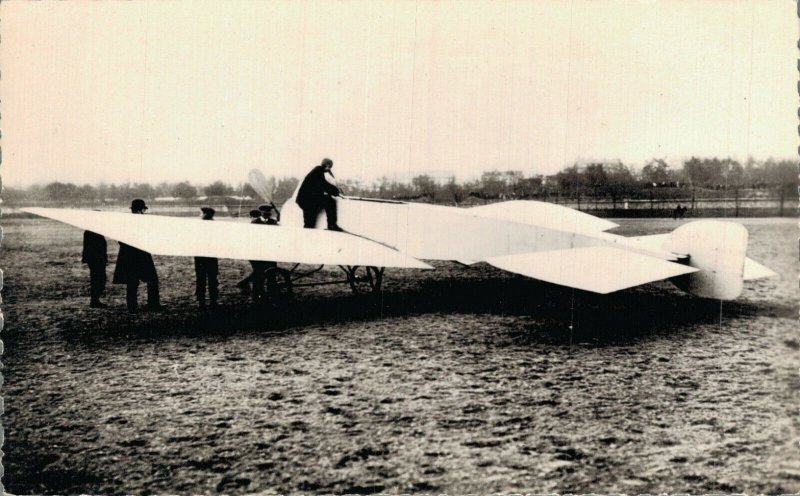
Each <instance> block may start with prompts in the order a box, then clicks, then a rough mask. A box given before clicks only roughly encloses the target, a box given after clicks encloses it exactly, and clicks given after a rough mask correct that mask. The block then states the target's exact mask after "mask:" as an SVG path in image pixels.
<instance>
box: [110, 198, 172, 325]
mask: <svg viewBox="0 0 800 496" xmlns="http://www.w3.org/2000/svg"><path fill="white" fill-rule="evenodd" d="M146 210H147V205H145V203H144V200H141V199H139V198H137V199H135V200H133V201H132V202H131V213H133V214H141V215H143V214H144V213H145V211H146ZM139 281H142V282H146V283H147V309H148V310H153V311H159V310H163V307H162V306H161V302H160V297H159V294H158V274H157V273H156V266H155V264H154V263H153V256H152V255H150V254H149V253H147V252H146V251H143V250H140V249H138V248H135V247H133V246H130V245H126V244H125V243H120V244H119V255H117V266H116V268H115V269H114V279H113V282H114V284H125V285H126V286H127V291H126V300H127V303H128V312H130V313H136V312H137V311H138V310H139V304H138V301H137V294H138V292H139Z"/></svg>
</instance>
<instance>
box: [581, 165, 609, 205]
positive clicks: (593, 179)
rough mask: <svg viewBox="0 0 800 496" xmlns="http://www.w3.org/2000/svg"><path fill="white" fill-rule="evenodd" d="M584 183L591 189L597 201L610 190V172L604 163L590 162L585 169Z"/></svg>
mask: <svg viewBox="0 0 800 496" xmlns="http://www.w3.org/2000/svg"><path fill="white" fill-rule="evenodd" d="M583 176H584V184H585V185H586V186H587V187H588V188H589V189H590V190H591V192H592V196H594V198H595V201H596V200H597V198H599V197H601V196H605V193H606V192H607V191H608V174H606V171H605V167H604V166H603V164H589V165H587V166H586V169H584V171H583Z"/></svg>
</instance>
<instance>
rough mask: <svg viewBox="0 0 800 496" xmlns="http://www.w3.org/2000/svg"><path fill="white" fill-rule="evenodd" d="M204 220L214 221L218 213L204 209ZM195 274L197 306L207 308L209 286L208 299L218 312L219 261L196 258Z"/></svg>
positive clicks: (208, 258)
mask: <svg viewBox="0 0 800 496" xmlns="http://www.w3.org/2000/svg"><path fill="white" fill-rule="evenodd" d="M200 211H201V212H203V215H202V219H203V220H214V214H215V213H216V211H215V210H214V209H213V208H211V207H203V208H201V209H200ZM194 274H195V276H196V278H197V289H196V291H195V295H197V304H198V305H200V310H205V308H206V284H208V299H209V301H210V303H211V309H212V310H216V308H217V299H218V298H219V260H218V259H216V258H211V257H194Z"/></svg>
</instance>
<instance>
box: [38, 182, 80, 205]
mask: <svg viewBox="0 0 800 496" xmlns="http://www.w3.org/2000/svg"><path fill="white" fill-rule="evenodd" d="M44 195H45V196H46V198H47V199H48V200H52V201H56V202H64V201H69V200H76V199H77V198H78V197H79V195H78V187H77V186H75V185H74V184H72V183H61V182H53V183H50V184H48V185H46V186H45V187H44Z"/></svg>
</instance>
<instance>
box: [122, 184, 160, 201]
mask: <svg viewBox="0 0 800 496" xmlns="http://www.w3.org/2000/svg"><path fill="white" fill-rule="evenodd" d="M127 196H128V198H130V199H133V198H142V199H151V200H152V199H153V198H155V197H156V189H155V188H154V187H153V186H151V185H150V184H147V183H133V184H130V185H128V195H127Z"/></svg>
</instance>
